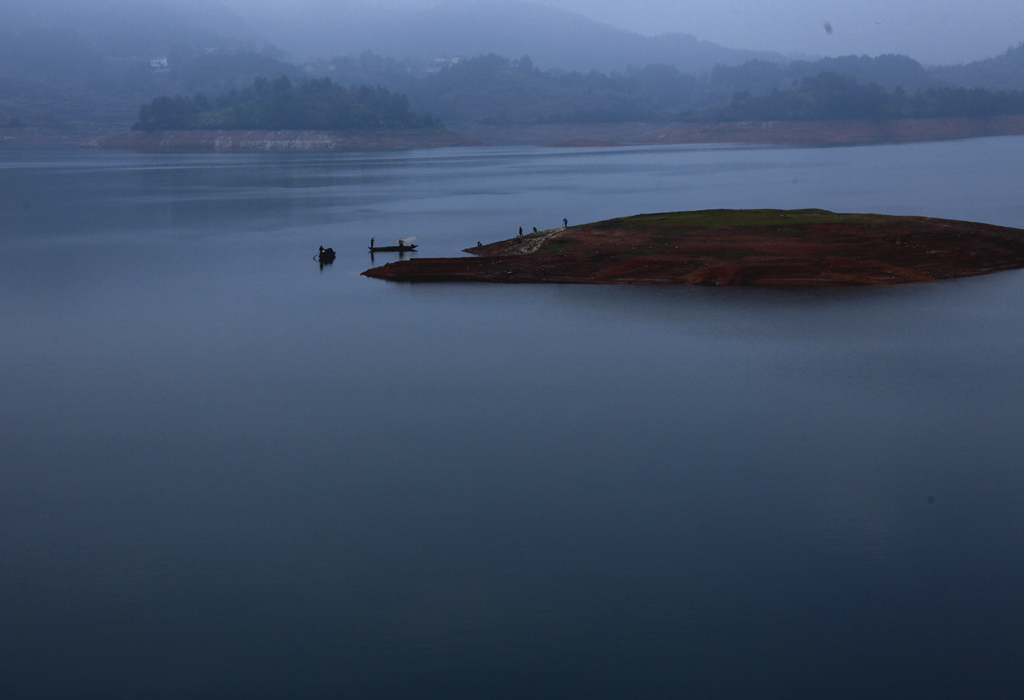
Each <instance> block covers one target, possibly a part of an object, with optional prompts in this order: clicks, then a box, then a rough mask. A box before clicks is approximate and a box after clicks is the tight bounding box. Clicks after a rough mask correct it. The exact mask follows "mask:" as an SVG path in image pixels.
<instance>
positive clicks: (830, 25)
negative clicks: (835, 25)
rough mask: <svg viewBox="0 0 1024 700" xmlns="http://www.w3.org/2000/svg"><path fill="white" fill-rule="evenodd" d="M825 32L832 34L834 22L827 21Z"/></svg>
mask: <svg viewBox="0 0 1024 700" xmlns="http://www.w3.org/2000/svg"><path fill="white" fill-rule="evenodd" d="M825 33H826V34H831V33H832V23H831V22H825Z"/></svg>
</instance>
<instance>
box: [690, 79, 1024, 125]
mask: <svg viewBox="0 0 1024 700" xmlns="http://www.w3.org/2000/svg"><path fill="white" fill-rule="evenodd" d="M1007 114H1024V92H1022V91H1012V92H997V91H991V90H982V89H970V90H968V89H965V88H929V89H927V90H918V91H916V92H914V93H908V92H907V91H906V90H904V89H903V88H902V87H897V88H896V89H895V90H893V91H892V92H889V91H887V90H885V89H884V88H882V87H880V86H878V85H877V84H876V83H870V84H868V85H862V84H860V83H858V82H857V80H856V79H855V78H853V77H852V76H848V75H839V74H836V73H827V72H826V73H820V74H818V75H816V76H810V77H805V78H803V79H802V80H801V81H800V83H799V85H798V86H797V87H795V88H794V89H790V90H780V89H778V88H776V89H774V90H772V91H771V92H770V93H769V94H767V95H763V96H760V97H752V96H751V94H750V93H749V92H747V91H742V92H737V93H736V94H735V95H734V96H733V99H732V101H731V102H730V103H729V104H727V105H724V106H721V107H717V108H711V109H705V110H700V111H691V112H688V113H685V114H683V115H681V119H682V120H683V121H696V122H703V121H712V122H736V121H815V120H823V119H829V120H843V119H851V120H854V119H899V118H935V117H975V118H979V117H994V116H1000V115H1007Z"/></svg>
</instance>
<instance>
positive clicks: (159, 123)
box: [132, 76, 441, 131]
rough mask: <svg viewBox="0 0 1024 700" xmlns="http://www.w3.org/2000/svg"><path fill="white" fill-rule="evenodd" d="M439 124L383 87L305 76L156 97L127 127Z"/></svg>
mask: <svg viewBox="0 0 1024 700" xmlns="http://www.w3.org/2000/svg"><path fill="white" fill-rule="evenodd" d="M440 127H441V124H440V122H438V121H437V120H436V119H434V118H432V117H430V116H424V115H419V114H414V113H412V112H411V111H410V110H409V101H408V100H407V99H406V97H405V96H404V95H397V94H393V93H391V92H389V91H388V90H386V89H384V88H382V87H375V88H371V87H369V86H367V85H363V86H359V87H355V86H353V87H349V88H344V87H341V86H340V85H336V84H335V83H334V82H332V81H331V79H330V78H320V79H306V80H302V81H300V82H299V83H298V84H297V85H296V84H293V83H292V81H291V80H290V79H289V78H288V77H287V76H281V77H279V78H276V79H274V80H268V79H267V78H257V79H256V80H254V81H253V84H252V86H250V87H248V88H245V89H244V90H241V91H238V90H231V91H230V92H228V93H225V94H223V95H220V96H218V97H217V98H215V99H214V100H213V101H211V100H210V99H209V98H207V97H206V95H204V94H201V93H199V94H196V95H195V96H194V97H192V98H188V97H181V96H177V97H157V98H156V99H154V100H153V101H152V102H150V103H149V104H145V105H142V107H140V108H139V120H138V122H136V124H135V125H134V126H133V127H132V129H134V130H142V131H165V130H192V129H229V130H237V129H253V130H278V129H294V130H300V129H302V130H305V129H309V130H332V131H333V130H356V131H380V130H389V129H437V128H440Z"/></svg>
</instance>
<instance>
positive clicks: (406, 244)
mask: <svg viewBox="0 0 1024 700" xmlns="http://www.w3.org/2000/svg"><path fill="white" fill-rule="evenodd" d="M417 238H419V236H406V237H405V238H399V239H398V240H397V241H395V243H397V244H398V245H374V244H373V239H372V238H371V239H370V252H371V253H403V252H405V251H407V250H416V243H414V241H415V240H416V239H417Z"/></svg>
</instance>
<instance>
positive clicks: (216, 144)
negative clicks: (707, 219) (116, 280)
mask: <svg viewBox="0 0 1024 700" xmlns="http://www.w3.org/2000/svg"><path fill="white" fill-rule="evenodd" d="M991 136H1024V115H1012V116H1001V117H989V118H984V119H982V118H978V119H968V118H941V119H892V120H879V121H867V120H862V121H765V122H754V121H750V122H718V123H685V122H678V123H675V124H669V125H656V124H644V123H640V122H630V123H622V124H540V125H538V124H530V125H511V126H503V127H496V126H484V125H478V124H468V123H460V124H453V125H452V129H445V130H441V131H422V132H421V131H408V132H391V133H352V132H333V131H153V132H145V131H129V132H124V133H119V134H113V135H100V134H96V133H95V131H93V133H88V132H83V131H63V130H60V129H54V128H52V127H50V128H46V129H39V128H21V129H12V128H6V129H0V147H2V146H5V145H6V146H44V145H46V146H70V147H76V146H86V147H92V148H100V149H115V150H130V151H138V152H148V153H164V152H179V153H180V152H184V153H245V152H317V151H325V152H329V151H378V150H406V149H416V148H444V147H449V146H506V145H522V146H527V145H533V146H548V147H557V148H596V147H601V148H614V147H617V146H649V145H670V144H671V145H684V144H727V143H736V144H750V145H775V146H855V145H869V144H886V143H914V142H925V141H946V140H956V139H968V138H980V137H991Z"/></svg>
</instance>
